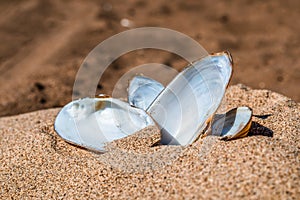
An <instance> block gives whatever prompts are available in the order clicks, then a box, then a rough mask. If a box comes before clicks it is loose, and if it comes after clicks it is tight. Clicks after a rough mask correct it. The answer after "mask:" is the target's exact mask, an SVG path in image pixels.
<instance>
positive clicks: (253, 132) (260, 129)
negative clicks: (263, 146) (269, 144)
mask: <svg viewBox="0 0 300 200" xmlns="http://www.w3.org/2000/svg"><path fill="white" fill-rule="evenodd" d="M273 134H274V133H273V131H272V130H271V129H269V128H267V127H265V126H263V125H261V124H259V123H257V122H252V124H251V127H250V131H249V133H248V136H250V137H251V136H257V135H262V136H266V137H273Z"/></svg>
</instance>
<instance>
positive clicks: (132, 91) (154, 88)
mask: <svg viewBox="0 0 300 200" xmlns="http://www.w3.org/2000/svg"><path fill="white" fill-rule="evenodd" d="M163 89H164V86H163V85H162V84H161V83H159V82H157V81H155V80H153V79H151V78H148V77H144V76H135V77H134V78H133V79H132V80H131V81H130V83H129V87H128V103H129V104H130V105H132V106H134V107H137V108H141V109H143V110H146V109H147V108H148V107H149V106H150V105H151V103H152V102H153V101H154V99H155V98H156V97H157V96H158V95H159V93H160V92H161V91H162V90H163Z"/></svg>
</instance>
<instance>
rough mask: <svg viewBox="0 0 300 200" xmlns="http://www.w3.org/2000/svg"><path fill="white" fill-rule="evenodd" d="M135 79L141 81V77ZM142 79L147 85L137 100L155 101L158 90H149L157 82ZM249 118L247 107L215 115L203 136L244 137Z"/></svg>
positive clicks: (229, 138) (248, 126)
mask: <svg viewBox="0 0 300 200" xmlns="http://www.w3.org/2000/svg"><path fill="white" fill-rule="evenodd" d="M136 78H137V79H141V76H138V77H136ZM144 78H145V80H147V83H149V84H147V85H146V84H144V85H143V92H141V93H140V94H139V98H142V99H146V98H147V96H151V97H152V98H153V99H155V97H154V95H155V93H159V90H157V91H156V92H154V91H153V90H151V88H153V87H152V86H153V85H158V84H159V82H157V81H155V80H153V79H150V78H147V77H144ZM134 79H135V78H134ZM134 79H132V80H134ZM136 83H137V82H131V83H130V87H133V86H134V87H136V88H138V85H136ZM130 87H129V88H130ZM162 89H164V87H162ZM162 89H161V90H162ZM149 94H150V95H149ZM136 97H137V95H135V92H132V93H128V98H129V99H131V100H132V102H135V100H134V99H135V98H136ZM251 118H252V110H251V108H249V107H237V108H234V109H232V110H230V111H228V112H226V113H225V114H216V115H214V117H213V119H212V121H211V123H210V124H211V126H210V128H209V129H208V130H207V131H206V132H205V134H204V135H205V136H206V135H214V136H220V139H222V140H231V139H236V138H241V137H245V136H246V135H247V133H248V132H249V129H250V127H251Z"/></svg>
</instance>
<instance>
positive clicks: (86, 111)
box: [54, 98, 154, 151]
mask: <svg viewBox="0 0 300 200" xmlns="http://www.w3.org/2000/svg"><path fill="white" fill-rule="evenodd" d="M149 125H154V122H153V120H152V119H151V117H149V116H148V115H147V113H146V112H145V111H143V110H141V109H138V108H134V107H131V106H130V105H129V104H127V103H125V102H123V101H120V100H118V99H113V98H84V99H79V100H75V101H72V102H71V103H69V104H67V105H66V106H64V107H63V109H62V110H61V111H60V112H59V114H58V116H57V117H56V120H55V124H54V127H55V131H56V132H57V133H58V135H59V136H61V137H62V138H63V139H65V140H66V141H68V142H70V143H73V144H75V145H79V146H82V147H85V148H88V149H92V150H96V151H104V146H105V143H107V142H111V141H113V140H116V139H120V138H123V137H126V136H128V135H130V134H133V133H135V132H136V131H139V130H141V129H143V128H145V127H147V126H149Z"/></svg>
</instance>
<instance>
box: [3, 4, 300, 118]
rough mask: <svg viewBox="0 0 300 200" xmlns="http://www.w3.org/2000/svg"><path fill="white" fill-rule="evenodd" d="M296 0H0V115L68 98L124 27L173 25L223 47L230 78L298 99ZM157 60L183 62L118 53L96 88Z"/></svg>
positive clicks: (107, 87) (149, 53) (106, 88)
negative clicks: (92, 59)
mask: <svg viewBox="0 0 300 200" xmlns="http://www.w3.org/2000/svg"><path fill="white" fill-rule="evenodd" d="M299 8H300V3H299V1H296V0H289V1H284V2H283V1H279V0H275V1H268V2H259V1H249V0H242V1H228V2H224V1H214V3H211V1H208V0H203V1H188V2H185V1H178V0H175V1H172V3H169V2H167V1H151V3H150V2H147V1H140V0H128V1H125V2H123V3H120V1H84V3H83V2H82V1H58V0H54V1H50V0H42V1H38V0H27V1H1V2H0V43H1V46H0V73H1V76H0V92H1V96H0V115H1V116H5V115H13V114H18V113H24V112H28V111H33V110H38V109H41V108H51V107H61V106H63V105H64V104H66V103H67V102H68V101H70V99H71V94H72V87H73V83H74V79H75V74H76V72H77V70H78V68H79V67H80V64H81V63H82V61H83V59H84V58H85V56H86V55H87V54H88V53H89V52H90V51H91V50H92V49H93V48H94V47H95V46H96V45H97V44H99V43H100V42H102V41H103V40H105V39H107V38H109V37H110V36H113V35H114V34H116V33H119V32H121V31H125V30H128V28H125V27H122V26H121V24H120V21H121V20H122V19H124V18H126V19H129V20H131V21H132V22H133V24H134V25H133V26H132V28H134V27H143V26H157V27H166V28H171V29H174V30H177V31H180V32H182V33H184V34H187V35H188V36H190V37H192V38H193V39H195V40H196V41H198V42H199V43H201V44H202V45H203V46H204V48H205V49H207V51H208V52H219V51H223V50H225V49H227V50H230V51H231V53H232V54H233V57H234V60H235V63H236V68H235V73H234V76H233V79H232V82H231V83H232V84H236V83H243V84H246V85H249V86H251V87H253V88H268V89H271V90H274V91H277V92H280V93H282V94H285V95H287V96H289V97H291V98H292V99H294V100H296V101H299V100H300V93H299V88H298V87H299V83H300V58H299V54H300V52H299V41H300V38H299V28H300V24H299V23H300V21H299V20H297V19H298V18H299V15H300V12H299V11H300V10H299ZM149 62H157V63H163V64H166V65H169V66H171V67H173V68H174V69H177V70H181V69H182V68H183V67H184V66H185V61H184V60H183V59H181V58H179V57H178V56H176V55H173V54H170V53H167V52H162V51H159V50H141V51H135V52H132V53H129V54H127V55H124V56H121V57H120V58H119V59H118V60H116V61H115V62H114V63H113V64H112V65H111V66H110V67H109V68H108V69H107V71H106V72H105V75H104V76H103V78H102V79H101V80H100V82H99V85H98V92H101V93H107V94H111V92H112V90H113V88H114V86H115V83H116V82H117V81H118V79H119V78H120V77H121V76H122V75H123V74H124V73H125V72H127V71H129V70H130V69H132V68H134V67H135V66H138V65H140V64H144V63H149Z"/></svg>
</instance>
